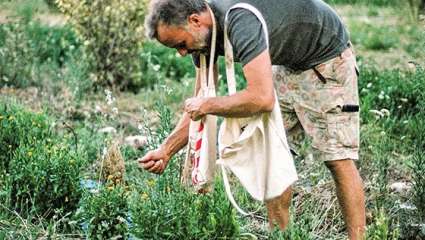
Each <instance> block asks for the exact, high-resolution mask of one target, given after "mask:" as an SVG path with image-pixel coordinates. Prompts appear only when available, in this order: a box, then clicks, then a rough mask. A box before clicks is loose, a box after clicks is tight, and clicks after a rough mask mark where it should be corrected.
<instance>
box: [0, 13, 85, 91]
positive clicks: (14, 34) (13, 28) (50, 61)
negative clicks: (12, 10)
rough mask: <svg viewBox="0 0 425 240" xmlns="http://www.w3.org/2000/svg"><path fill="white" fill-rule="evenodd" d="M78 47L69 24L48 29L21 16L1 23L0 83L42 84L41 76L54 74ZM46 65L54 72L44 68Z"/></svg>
mask: <svg viewBox="0 0 425 240" xmlns="http://www.w3.org/2000/svg"><path fill="white" fill-rule="evenodd" d="M78 47H79V43H78V42H77V39H76V37H75V35H74V33H73V32H72V31H70V29H69V28H68V27H53V28H49V27H46V26H43V25H41V24H40V23H39V22H37V21H26V20H23V19H17V20H16V21H14V22H10V23H7V24H3V25H0V86H5V85H7V86H14V87H18V88H19V87H28V86H41V85H42V81H44V79H48V80H52V79H54V78H55V77H56V74H57V71H58V67H61V66H62V65H63V64H64V62H65V61H67V59H68V57H69V56H70V55H71V53H73V51H74V49H76V48H78ZM43 65H45V66H43ZM46 66H48V67H49V68H50V69H53V71H52V72H45V71H43V70H44V69H43V68H44V67H46ZM46 75H47V76H46ZM46 85H48V84H46Z"/></svg>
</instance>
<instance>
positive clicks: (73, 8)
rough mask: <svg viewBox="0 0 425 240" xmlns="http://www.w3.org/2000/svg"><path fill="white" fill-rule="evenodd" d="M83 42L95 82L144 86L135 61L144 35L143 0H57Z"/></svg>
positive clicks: (114, 85) (127, 87) (122, 87)
mask: <svg viewBox="0 0 425 240" xmlns="http://www.w3.org/2000/svg"><path fill="white" fill-rule="evenodd" d="M57 4H58V7H59V9H60V10H61V11H62V12H63V13H64V14H65V15H67V16H68V17H69V20H70V23H71V24H72V26H73V27H74V30H75V32H76V33H77V35H78V37H79V38H80V39H81V40H82V42H83V43H84V46H85V50H86V54H87V56H88V58H89V59H91V60H90V65H91V71H92V75H91V79H92V80H93V81H94V83H95V86H113V87H115V88H117V89H132V88H137V87H140V86H143V82H141V74H140V65H139V63H138V61H137V58H138V54H139V48H140V46H141V41H142V39H143V27H142V23H143V16H144V13H145V9H146V8H145V2H144V1H143V0H130V1H129V0H119V1H115V0H114V1H113V0H108V1H104V0H94V1H78V0H58V1H57Z"/></svg>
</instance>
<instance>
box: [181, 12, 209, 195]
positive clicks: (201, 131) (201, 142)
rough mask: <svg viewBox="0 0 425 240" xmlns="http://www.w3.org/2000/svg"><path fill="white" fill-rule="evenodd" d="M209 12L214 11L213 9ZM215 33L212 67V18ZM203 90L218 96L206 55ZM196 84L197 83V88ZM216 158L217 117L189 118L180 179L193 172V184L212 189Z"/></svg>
mask: <svg viewBox="0 0 425 240" xmlns="http://www.w3.org/2000/svg"><path fill="white" fill-rule="evenodd" d="M209 10H210V13H211V14H212V11H211V9H209ZM213 26H214V27H213V32H212V36H211V52H210V59H209V61H210V62H209V63H210V64H209V66H214V54H215V45H216V44H215V43H216V36H217V29H216V27H215V26H216V23H215V19H214V17H213ZM200 80H201V81H200V89H199V92H198V95H197V96H198V97H215V96H216V92H215V83H214V72H213V67H210V68H209V69H208V75H207V63H206V56H205V55H204V54H200ZM196 88H197V86H195V91H196ZM216 160H217V117H216V116H214V115H206V116H205V117H204V118H202V119H201V120H198V121H192V120H191V121H190V125H189V141H188V147H187V152H186V160H185V164H184V168H183V174H182V178H181V181H182V183H183V184H184V185H186V186H188V185H190V184H189V177H188V176H189V172H190V171H191V174H190V175H191V177H190V179H191V182H192V186H193V187H194V188H195V190H196V191H198V192H201V193H205V192H209V191H210V190H211V186H212V181H213V180H214V173H215V170H216Z"/></svg>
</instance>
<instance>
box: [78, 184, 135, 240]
mask: <svg viewBox="0 0 425 240" xmlns="http://www.w3.org/2000/svg"><path fill="white" fill-rule="evenodd" d="M127 209H128V206H127V197H126V193H125V191H124V188H123V187H121V186H116V187H114V186H112V185H111V186H105V187H100V191H99V192H97V193H90V192H86V193H85V194H84V196H83V198H82V200H81V207H80V209H79V211H78V214H77V216H78V218H79V219H80V221H82V222H83V225H84V226H85V227H84V228H85V230H86V234H87V237H88V238H89V239H112V238H116V239H122V238H126V234H127V230H128V222H127V218H128V210H127Z"/></svg>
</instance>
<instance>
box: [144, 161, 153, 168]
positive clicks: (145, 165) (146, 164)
mask: <svg viewBox="0 0 425 240" xmlns="http://www.w3.org/2000/svg"><path fill="white" fill-rule="evenodd" d="M141 165H142V167H143V168H144V169H146V170H148V169H149V168H151V167H153V166H154V165H155V161H149V162H144V163H141Z"/></svg>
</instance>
